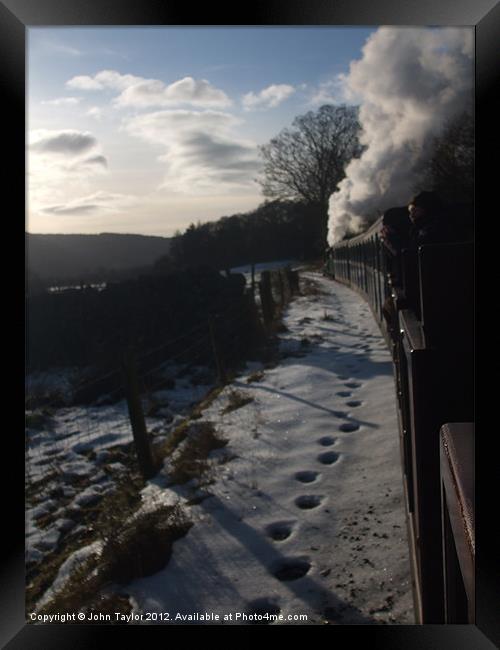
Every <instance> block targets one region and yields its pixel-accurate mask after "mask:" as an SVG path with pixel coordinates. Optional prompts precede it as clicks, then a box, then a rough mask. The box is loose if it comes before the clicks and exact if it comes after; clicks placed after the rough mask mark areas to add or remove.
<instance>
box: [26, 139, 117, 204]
mask: <svg viewBox="0 0 500 650" xmlns="http://www.w3.org/2000/svg"><path fill="white" fill-rule="evenodd" d="M106 169H107V159H106V158H105V156H104V155H103V154H102V151H101V147H100V144H99V142H98V141H97V139H96V138H95V137H94V136H93V135H92V134H91V133H89V132H88V131H76V130H71V129H66V130H60V131H55V130H47V129H38V130H35V131H31V132H30V133H29V136H28V199H29V205H30V212H37V211H38V212H39V211H42V210H43V209H45V208H47V207H50V206H51V205H53V204H58V203H63V202H66V201H68V197H71V196H75V195H78V194H82V193H85V192H88V191H89V190H90V187H91V183H92V179H94V178H95V177H96V176H99V175H101V174H103V173H105V172H106Z"/></svg>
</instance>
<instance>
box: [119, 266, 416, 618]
mask: <svg viewBox="0 0 500 650" xmlns="http://www.w3.org/2000/svg"><path fill="white" fill-rule="evenodd" d="M304 279H307V281H308V282H313V283H314V284H315V285H316V287H317V288H318V289H319V290H320V292H319V293H318V294H317V295H305V296H302V297H300V298H298V299H296V300H295V301H294V302H293V303H292V304H291V305H290V307H289V309H288V310H287V312H286V315H285V319H284V322H285V324H286V326H287V328H288V331H287V332H286V333H284V334H282V335H281V339H282V344H281V345H282V350H283V351H288V352H289V353H290V354H289V355H288V356H285V357H284V358H283V360H282V361H281V362H280V364H279V365H278V366H276V367H275V368H273V369H269V370H266V371H265V372H264V377H263V379H262V381H259V382H253V383H247V382H246V381H245V379H246V377H242V378H241V379H240V380H238V381H236V382H234V383H233V385H232V386H231V387H228V388H226V389H225V390H224V392H223V393H222V394H221V395H220V396H219V398H218V399H217V400H216V402H214V403H213V404H212V405H211V406H210V408H209V409H207V410H206V411H205V412H204V416H203V419H204V420H209V421H211V422H213V423H214V424H215V425H216V427H217V430H218V431H220V433H221V434H222V435H224V436H225V437H226V438H228V439H229V441H230V442H229V445H228V446H227V447H226V448H225V449H222V450H218V451H217V452H213V454H212V456H211V457H213V458H214V464H216V482H215V483H214V484H213V485H210V486H209V491H210V494H211V496H209V497H208V498H206V499H204V500H203V501H202V502H201V503H199V504H198V505H194V506H191V507H190V508H189V512H190V516H191V517H192V518H193V521H194V522H195V525H194V526H193V527H192V528H191V529H190V531H189V533H188V534H187V535H186V537H184V538H182V539H180V540H178V541H177V542H176V543H175V545H174V549H173V554H172V557H171V559H170V562H169V563H168V565H167V567H166V568H165V569H164V570H162V571H160V572H159V573H157V574H155V575H154V576H151V577H149V578H143V579H140V580H136V581H134V582H133V583H132V584H131V585H128V587H127V588H126V591H127V593H128V594H130V595H131V600H132V602H133V603H134V605H135V611H137V612H141V611H142V612H162V613H163V614H165V613H168V614H169V615H170V622H182V621H181V620H180V619H179V618H178V617H177V618H176V616H177V614H181V615H184V616H186V615H188V616H189V615H195V614H204V613H209V614H211V615H213V614H218V615H219V616H220V618H219V620H218V621H217V622H218V623H219V624H220V623H226V624H231V622H232V623H233V624H235V623H236V624H241V623H245V622H247V621H244V620H242V619H241V614H243V613H245V614H251V613H255V612H258V613H261V614H262V613H265V612H269V613H271V614H282V615H283V617H284V620H282V623H281V624H293V621H292V620H289V619H288V616H290V615H291V616H293V615H300V614H305V615H307V623H308V624H324V623H325V622H329V623H332V624H336V623H340V624H349V623H374V622H385V623H404V624H411V623H413V622H414V620H413V615H412V601H411V588H410V582H409V563H408V547H407V542H406V530H405V522H404V515H403V502H402V480H401V467H400V460H399V447H398V444H399V443H398V429H397V417H396V406H395V399H396V398H395V391H394V382H393V375H392V366H391V360H390V355H389V352H388V350H387V348H386V345H385V342H384V340H383V338H382V336H381V334H380V331H379V330H378V327H377V325H376V323H375V321H374V319H373V316H372V314H371V312H370V309H369V307H368V306H367V305H366V303H365V302H364V301H363V300H362V299H361V298H360V297H359V296H358V295H357V294H356V293H355V292H353V291H351V290H350V289H348V288H346V287H344V286H342V285H339V284H337V283H334V282H332V281H331V280H328V279H326V278H323V277H322V276H321V275H319V274H317V273H304V274H302V280H304ZM304 338H307V340H308V343H307V342H306V344H304V343H303V342H302V343H301V340H302V339H304ZM252 370H254V368H252ZM249 374H250V373H249ZM231 389H233V390H234V389H236V390H238V391H239V392H241V393H245V395H249V396H251V397H253V398H254V401H252V402H251V403H249V404H247V405H246V406H244V407H242V408H240V409H238V410H236V411H233V412H231V413H228V414H225V415H221V410H222V409H223V407H224V406H225V405H226V404H227V395H228V392H229V391H230V390H231ZM228 454H229V458H230V460H229V461H228V462H220V461H221V460H222V461H223V460H224V456H226V459H227V455H228ZM149 492H150V493H151V494H153V493H155V494H156V495H157V496H158V494H159V493H160V492H161V493H162V496H163V497H164V498H171V497H172V492H171V490H165V489H162V488H161V487H160V488H159V489H158V490H157V489H155V487H154V486H153V485H152V486H150V490H149ZM146 493H148V492H146ZM180 495H182V492H180V491H179V492H178V494H177V495H176V498H181V500H182V497H181V496H180ZM230 614H232V619H230V618H229V615H230ZM237 614H239V615H240V616H239V617H238V618H237V617H236V615H237ZM224 617H226V620H224ZM184 622H190V623H192V621H190V620H189V619H184ZM264 622H265V621H264ZM297 622H299V623H300V622H301V623H302V624H303V623H304V621H297ZM201 624H204V622H202V623H201ZM274 624H280V623H279V622H277V623H274Z"/></svg>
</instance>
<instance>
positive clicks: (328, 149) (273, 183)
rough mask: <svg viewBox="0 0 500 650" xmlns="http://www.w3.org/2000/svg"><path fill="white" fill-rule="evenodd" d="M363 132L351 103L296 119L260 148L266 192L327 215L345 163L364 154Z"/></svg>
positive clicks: (342, 176) (328, 106)
mask: <svg viewBox="0 0 500 650" xmlns="http://www.w3.org/2000/svg"><path fill="white" fill-rule="evenodd" d="M359 130H360V126H359V122H358V109H357V108H356V107H353V106H344V105H341V106H332V105H325V106H321V108H319V109H318V110H317V111H316V112H315V111H309V112H308V113H306V114H305V115H299V116H298V117H296V118H295V119H294V121H293V122H292V127H291V128H286V129H283V131H281V133H279V135H277V136H276V137H275V138H273V139H272V140H271V141H270V142H269V143H268V144H266V145H263V146H261V147H260V148H259V149H260V154H261V156H262V158H263V159H264V167H263V178H261V179H258V182H259V183H260V185H261V187H262V192H263V194H264V196H265V197H267V198H270V199H281V200H300V201H305V202H306V203H314V204H318V205H320V206H322V207H323V208H324V210H325V214H326V213H327V210H328V200H329V198H330V195H331V194H332V193H333V192H334V191H335V189H336V188H337V185H338V183H339V182H340V181H341V180H342V179H343V178H344V175H345V173H344V170H345V168H346V166H347V164H348V163H349V161H350V160H351V159H352V158H356V157H358V156H359V155H360V154H361V152H362V147H361V145H360V144H359V140H358V134H359Z"/></svg>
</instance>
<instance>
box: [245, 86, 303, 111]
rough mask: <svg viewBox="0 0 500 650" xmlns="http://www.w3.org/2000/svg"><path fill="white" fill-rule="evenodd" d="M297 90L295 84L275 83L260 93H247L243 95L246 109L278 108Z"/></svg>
mask: <svg viewBox="0 0 500 650" xmlns="http://www.w3.org/2000/svg"><path fill="white" fill-rule="evenodd" d="M294 92H295V88H294V87H293V86H289V85H287V84H273V85H271V86H268V87H267V88H264V89H263V90H261V91H260V92H259V93H257V94H256V93H253V92H250V93H247V94H246V95H243V97H242V100H241V101H242V104H243V106H244V108H245V110H247V111H250V110H256V109H266V108H276V106H279V105H280V104H281V103H282V102H284V101H285V100H286V99H288V98H289V97H290V96H291V95H293V93H294Z"/></svg>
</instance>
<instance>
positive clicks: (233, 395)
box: [221, 390, 253, 414]
mask: <svg viewBox="0 0 500 650" xmlns="http://www.w3.org/2000/svg"><path fill="white" fill-rule="evenodd" d="M228 400H229V403H228V405H227V406H226V407H225V408H223V409H222V411H221V413H222V414H225V413H231V412H232V411H236V410H237V409H240V408H241V407H242V406H245V405H246V404H250V402H253V397H249V396H248V395H244V394H243V393H241V392H240V391H237V390H231V391H230V392H229V395H228Z"/></svg>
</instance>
